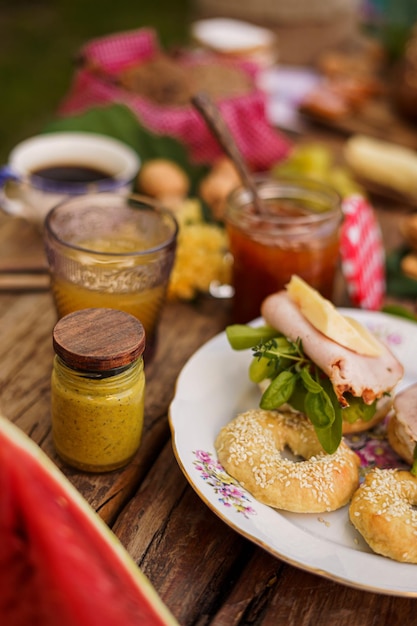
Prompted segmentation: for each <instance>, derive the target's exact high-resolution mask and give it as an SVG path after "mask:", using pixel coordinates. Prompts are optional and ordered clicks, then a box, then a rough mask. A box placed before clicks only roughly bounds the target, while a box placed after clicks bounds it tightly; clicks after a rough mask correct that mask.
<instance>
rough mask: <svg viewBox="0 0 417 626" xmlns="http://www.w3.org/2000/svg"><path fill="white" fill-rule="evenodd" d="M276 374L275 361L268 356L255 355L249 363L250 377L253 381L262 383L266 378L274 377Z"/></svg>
mask: <svg viewBox="0 0 417 626" xmlns="http://www.w3.org/2000/svg"><path fill="white" fill-rule="evenodd" d="M275 374H276V368H275V362H274V361H273V360H271V359H268V358H266V357H263V356H261V357H258V356H255V357H253V359H252V361H251V362H250V365H249V379H250V380H251V381H252V382H253V383H260V382H261V381H262V380H265V379H266V378H273V377H274V376H275Z"/></svg>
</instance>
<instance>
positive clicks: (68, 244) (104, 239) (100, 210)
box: [44, 193, 178, 360]
mask: <svg viewBox="0 0 417 626" xmlns="http://www.w3.org/2000/svg"><path fill="white" fill-rule="evenodd" d="M177 231H178V226H177V223H176V220H175V218H174V217H173V215H172V214H171V213H170V212H169V211H166V210H164V209H161V208H158V207H156V206H155V205H152V204H151V201H150V200H149V199H147V198H141V197H139V196H135V197H130V198H124V197H122V196H120V195H118V194H111V193H100V194H89V195H88V196H78V197H76V198H72V199H70V200H68V201H65V202H63V203H62V204H60V205H58V206H57V207H55V208H54V209H52V210H51V211H50V212H49V213H48V215H47V217H46V220H45V229H44V241H45V248H46V253H47V257H48V264H49V268H50V275H51V289H52V294H53V297H54V301H55V305H56V309H57V312H58V316H59V317H63V316H64V315H67V314H68V313H71V312H73V311H75V310H79V309H84V308H96V307H103V308H114V309H119V310H122V311H126V312H127V313H130V314H132V315H134V316H135V317H137V318H138V319H139V320H140V321H141V322H142V324H143V327H144V329H145V334H146V346H147V348H146V351H145V360H146V357H148V359H149V357H150V354H151V352H152V350H153V347H154V344H155V340H156V334H157V327H158V322H159V318H160V315H161V311H162V308H163V305H164V302H165V296H166V290H167V286H168V281H169V277H170V274H171V270H172V267H173V263H174V258H175V248H176V239H177Z"/></svg>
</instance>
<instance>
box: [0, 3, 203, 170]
mask: <svg viewBox="0 0 417 626" xmlns="http://www.w3.org/2000/svg"><path fill="white" fill-rule="evenodd" d="M190 4H191V2H190V0H151V1H150V2H132V0H116V1H115V0H12V1H9V0H1V2H0V6H1V9H0V84H1V86H2V88H1V96H0V163H4V162H5V161H6V157H7V155H8V153H9V152H10V150H11V148H13V146H14V145H15V144H16V143H17V142H18V141H19V140H21V139H25V138H26V137H29V136H30V135H32V134H35V133H37V132H39V131H40V130H42V128H43V126H44V125H45V124H46V123H47V122H48V121H49V120H50V119H51V117H52V116H53V115H54V113H55V111H56V109H57V107H58V105H59V103H60V101H61V100H62V99H63V97H64V96H65V94H66V92H67V90H68V88H69V85H70V82H71V79H72V75H73V72H74V59H75V57H76V55H77V52H78V51H79V48H80V47H81V46H82V45H83V44H84V43H86V42H87V41H88V40H90V39H91V38H94V37H100V36H103V35H107V34H111V33H114V32H118V31H124V30H134V29H137V28H141V27H143V26H151V27H153V28H155V29H156V30H157V31H158V36H159V39H160V41H161V43H162V44H163V45H164V46H167V47H172V46H176V45H178V44H180V43H181V42H183V41H184V40H186V38H187V36H188V25H189V19H190V10H191V9H190Z"/></svg>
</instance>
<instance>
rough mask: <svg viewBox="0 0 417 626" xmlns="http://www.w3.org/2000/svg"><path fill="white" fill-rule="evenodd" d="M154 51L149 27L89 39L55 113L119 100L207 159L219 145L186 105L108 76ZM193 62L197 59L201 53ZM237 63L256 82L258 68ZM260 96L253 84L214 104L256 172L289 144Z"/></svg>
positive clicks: (160, 131)
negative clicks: (163, 102) (146, 94)
mask: <svg viewBox="0 0 417 626" xmlns="http://www.w3.org/2000/svg"><path fill="white" fill-rule="evenodd" d="M158 53H160V47H159V42H158V41H157V38H156V35H155V32H154V31H153V30H152V29H148V28H145V29H140V30H136V31H130V32H124V33H118V34H114V35H110V36H108V37H103V38H99V39H95V40H92V41H90V42H89V43H87V44H86V45H85V46H84V47H83V48H82V50H81V51H80V56H81V58H82V59H83V65H82V67H80V68H79V69H78V70H77V71H76V74H75V76H74V78H73V83H72V85H71V88H70V91H69V93H68V95H67V97H66V98H65V99H64V101H63V102H62V105H61V107H60V110H59V113H60V114H61V115H64V116H66V115H73V114H77V113H81V112H82V111H84V110H86V109H88V108H91V107H93V106H99V105H105V104H109V103H122V104H125V105H127V106H128V107H130V108H131V109H132V110H133V111H134V112H135V114H136V115H137V117H138V119H139V120H140V122H141V123H142V124H143V125H144V126H146V127H147V128H148V129H149V130H151V131H153V132H155V133H157V134H163V135H169V136H172V137H174V138H175V139H177V140H178V141H181V142H182V143H183V144H184V145H186V146H187V147H188V149H189V152H190V158H191V159H193V160H194V161H195V162H199V163H211V162H213V160H214V159H216V158H217V157H218V156H219V155H221V154H222V150H221V148H220V147H219V145H218V142H217V140H216V139H215V138H214V137H213V136H212V134H211V132H210V131H209V129H208V128H207V126H206V123H205V121H204V120H203V119H202V118H201V116H200V114H199V113H198V112H197V111H195V110H194V108H193V107H192V106H191V105H190V106H184V107H173V106H160V105H157V104H155V103H153V102H151V101H149V100H147V99H145V98H143V97H141V96H139V95H137V94H134V93H130V92H128V91H127V90H125V89H123V88H121V87H120V86H118V85H117V84H116V81H112V80H111V78H112V77H117V74H118V73H119V72H120V71H121V70H123V69H124V68H126V67H128V66H132V65H133V64H135V63H138V62H139V61H146V60H148V59H151V58H152V57H153V56H154V55H156V54H158ZM211 58H212V59H213V57H212V56H211ZM189 62H192V61H189ZM198 62H199V63H200V62H201V56H199V57H198ZM229 63H230V62H229ZM236 65H239V67H241V68H242V69H243V70H244V71H246V72H247V73H248V74H250V75H251V76H252V78H253V79H254V84H255V78H256V73H257V71H258V69H257V68H256V67H255V66H254V65H252V64H249V63H236ZM92 68H93V69H92ZM104 76H106V77H107V79H104ZM109 78H110V79H109ZM265 101H266V97H265V94H264V93H263V92H262V91H260V90H259V89H258V88H256V87H254V89H253V91H252V92H251V93H249V94H248V95H245V96H241V97H234V98H225V99H222V100H221V101H219V102H218V103H217V104H218V107H219V109H220V111H221V113H222V115H223V117H224V119H225V122H226V124H227V125H228V127H229V129H230V131H231V133H232V135H233V136H234V138H235V141H236V143H237V145H238V147H239V149H240V151H241V152H242V154H243V156H244V157H245V159H246V161H247V162H248V164H249V166H250V167H251V168H252V169H253V170H256V171H262V170H267V169H268V168H270V167H271V166H272V165H273V164H274V163H277V162H278V161H280V160H282V159H283V158H285V157H286V156H287V155H288V153H289V151H290V148H291V142H290V141H289V140H288V139H287V137H285V136H284V135H283V134H281V133H280V132H279V131H277V130H276V129H274V128H273V127H272V126H271V125H270V123H269V122H268V120H267V117H266V106H265Z"/></svg>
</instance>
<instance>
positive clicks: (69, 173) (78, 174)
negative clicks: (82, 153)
mask: <svg viewBox="0 0 417 626" xmlns="http://www.w3.org/2000/svg"><path fill="white" fill-rule="evenodd" d="M32 174H33V175H34V176H39V177H40V178H44V179H45V180H49V181H53V182H55V183H59V182H62V183H86V184H88V183H97V182H98V181H100V180H103V179H105V178H112V175H111V174H109V173H108V172H104V171H103V170H99V169H97V168H95V167H90V166H88V165H87V166H86V165H51V166H49V167H41V168H39V169H37V170H34V171H33V172H32Z"/></svg>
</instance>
